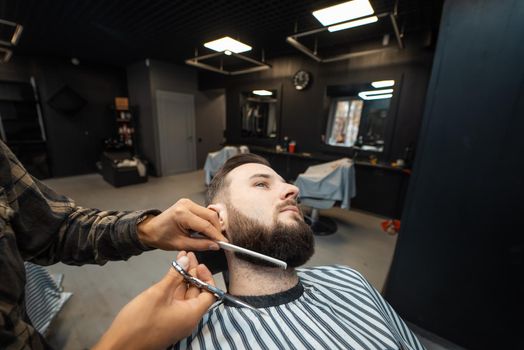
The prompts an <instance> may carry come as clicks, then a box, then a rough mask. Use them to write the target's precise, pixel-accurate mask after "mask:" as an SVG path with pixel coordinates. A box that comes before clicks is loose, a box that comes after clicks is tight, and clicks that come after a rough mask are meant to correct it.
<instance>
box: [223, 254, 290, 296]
mask: <svg viewBox="0 0 524 350" xmlns="http://www.w3.org/2000/svg"><path fill="white" fill-rule="evenodd" d="M227 258H228V266H229V288H228V291H229V293H230V294H233V295H238V296H260V295H269V294H275V293H279V292H283V291H286V290H288V289H291V288H293V287H294V286H295V285H296V284H297V283H298V276H297V273H296V272H295V269H293V268H288V269H286V270H282V269H281V268H279V267H264V266H259V265H255V264H252V263H249V262H247V261H244V260H240V259H238V258H237V257H235V256H233V255H232V254H231V255H230V254H228V257H227Z"/></svg>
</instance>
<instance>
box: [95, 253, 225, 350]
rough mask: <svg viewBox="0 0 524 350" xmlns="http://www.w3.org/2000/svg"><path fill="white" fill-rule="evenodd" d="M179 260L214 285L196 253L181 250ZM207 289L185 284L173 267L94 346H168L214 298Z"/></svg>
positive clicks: (186, 332) (186, 333)
mask: <svg viewBox="0 0 524 350" xmlns="http://www.w3.org/2000/svg"><path fill="white" fill-rule="evenodd" d="M177 262H178V263H179V264H180V265H181V266H182V267H183V268H184V269H185V270H186V271H188V272H189V273H191V275H193V276H196V277H197V278H199V279H200V280H202V281H204V282H207V283H209V284H212V285H214V281H213V277H212V275H211V272H209V270H208V269H207V268H206V267H205V266H204V265H198V262H197V259H196V257H195V254H193V253H188V254H186V253H185V252H180V253H179V254H178V257H177ZM215 300H216V299H215V297H214V296H213V295H212V294H211V293H209V292H206V291H201V290H200V289H198V288H196V287H194V286H190V287H189V288H188V287H187V286H186V283H185V281H184V279H183V278H182V275H180V273H178V272H177V271H176V270H175V269H173V268H171V269H170V270H169V272H168V273H167V275H166V276H165V277H164V278H163V279H162V280H161V281H160V282H158V283H157V284H155V285H153V286H152V287H150V288H149V289H147V290H146V291H144V292H142V293H141V294H139V295H138V296H137V297H136V298H135V299H133V300H131V302H130V303H129V304H127V305H126V306H125V307H124V308H123V309H122V310H121V311H120V313H119V314H118V315H117V316H116V318H115V320H114V321H113V323H112V324H111V327H110V328H109V329H108V330H107V332H106V333H105V334H104V335H103V337H102V339H101V340H100V342H99V343H98V344H97V345H96V346H95V347H94V348H93V350H105V349H114V350H119V349H137V350H140V349H165V348H166V347H168V346H169V345H171V344H175V343H177V342H178V341H179V340H181V339H183V338H185V337H187V336H189V335H190V334H191V332H192V331H193V329H194V328H195V327H196V326H197V324H198V322H199V321H200V319H201V318H202V316H203V315H204V313H205V312H206V311H207V310H208V309H209V307H210V306H211V305H212V304H213V302H214V301H215Z"/></svg>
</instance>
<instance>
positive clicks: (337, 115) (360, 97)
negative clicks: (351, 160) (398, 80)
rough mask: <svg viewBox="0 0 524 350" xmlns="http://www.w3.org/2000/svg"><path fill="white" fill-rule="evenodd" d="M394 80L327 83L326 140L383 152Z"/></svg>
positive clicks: (343, 145)
mask: <svg viewBox="0 0 524 350" xmlns="http://www.w3.org/2000/svg"><path fill="white" fill-rule="evenodd" d="M394 85H395V81H394V80H381V81H374V82H372V83H366V84H352V85H338V86H328V87H327V95H328V97H330V98H331V102H330V106H329V117H328V123H327V128H326V134H327V137H326V139H325V142H326V144H328V145H331V146H339V147H354V148H357V149H362V150H364V151H374V152H383V151H384V136H385V127H386V119H387V116H388V112H389V107H390V103H391V98H392V97H393V93H394V88H393V86H394Z"/></svg>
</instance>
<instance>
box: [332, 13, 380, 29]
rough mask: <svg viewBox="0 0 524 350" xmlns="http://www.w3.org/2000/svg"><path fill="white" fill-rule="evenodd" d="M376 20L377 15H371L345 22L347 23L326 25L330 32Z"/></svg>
mask: <svg viewBox="0 0 524 350" xmlns="http://www.w3.org/2000/svg"><path fill="white" fill-rule="evenodd" d="M376 21H378V17H377V16H371V17H366V18H362V19H356V20H354V21H351V22H347V23H342V24H337V25H334V26H330V27H328V30H329V31H330V32H336V31H339V30H344V29H349V28H353V27H358V26H363V25H365V24H370V23H375V22H376Z"/></svg>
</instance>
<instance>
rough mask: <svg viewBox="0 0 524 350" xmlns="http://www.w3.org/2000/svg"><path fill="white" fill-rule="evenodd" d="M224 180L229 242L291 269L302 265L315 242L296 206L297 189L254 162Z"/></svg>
mask: <svg viewBox="0 0 524 350" xmlns="http://www.w3.org/2000/svg"><path fill="white" fill-rule="evenodd" d="M226 179H227V182H228V184H229V186H228V188H227V189H226V191H227V196H226V197H227V200H226V208H227V223H226V232H227V234H228V238H229V239H230V240H231V242H232V243H234V244H237V245H239V246H242V247H245V248H248V249H251V250H254V251H257V252H260V253H262V254H266V255H269V256H272V257H274V258H277V259H281V260H284V261H286V262H287V263H288V265H289V266H290V267H296V266H300V265H302V264H304V263H305V262H306V261H307V260H308V259H309V258H310V257H311V255H312V254H313V249H314V242H313V234H312V232H311V229H310V227H309V226H308V225H307V224H306V223H305V222H304V217H303V215H302V212H301V211H300V209H299V208H298V207H297V202H296V200H297V197H298V188H297V187H296V186H294V185H291V184H288V183H286V182H285V181H284V180H283V179H282V178H281V177H280V176H279V175H278V174H277V173H276V172H275V171H274V170H273V169H271V168H269V167H267V166H265V165H262V164H256V163H249V164H244V165H241V166H239V167H237V168H235V169H233V170H232V171H231V172H230V173H229V174H228V175H227V178H226ZM236 255H237V256H238V257H239V258H242V259H244V260H248V261H250V262H253V263H257V264H261V265H266V266H270V265H267V263H266V264H264V263H263V262H262V261H260V260H258V259H252V258H249V257H247V256H244V255H239V254H236Z"/></svg>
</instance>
